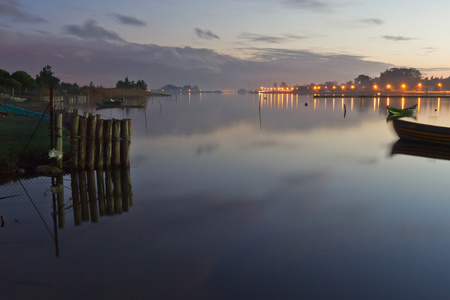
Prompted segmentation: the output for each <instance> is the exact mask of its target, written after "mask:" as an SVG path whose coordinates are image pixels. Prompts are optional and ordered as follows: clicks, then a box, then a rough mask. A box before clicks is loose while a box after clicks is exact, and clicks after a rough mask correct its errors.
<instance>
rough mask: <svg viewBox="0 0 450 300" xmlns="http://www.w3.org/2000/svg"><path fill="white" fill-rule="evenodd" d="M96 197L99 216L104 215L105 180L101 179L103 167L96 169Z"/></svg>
mask: <svg viewBox="0 0 450 300" xmlns="http://www.w3.org/2000/svg"><path fill="white" fill-rule="evenodd" d="M96 174H97V199H98V209H99V212H100V216H101V217H103V216H105V215H106V206H105V182H104V180H103V169H97V172H96Z"/></svg>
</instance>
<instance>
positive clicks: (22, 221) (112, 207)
mask: <svg viewBox="0 0 450 300" xmlns="http://www.w3.org/2000/svg"><path fill="white" fill-rule="evenodd" d="M8 104H10V103H8V102H7V101H5V100H3V101H2V100H0V128H1V129H2V130H0V245H1V246H0V248H1V247H8V246H10V245H35V244H41V243H46V244H48V243H49V242H51V243H53V242H55V244H57V240H58V239H57V236H58V233H57V231H58V230H59V229H64V228H65V227H66V226H70V227H72V226H73V225H76V226H78V225H82V224H83V223H86V222H87V223H96V222H99V221H100V219H101V218H102V217H108V216H113V215H117V214H121V213H122V212H127V211H129V209H130V206H132V196H131V195H132V193H131V182H130V170H129V168H128V169H120V170H119V169H112V170H95V171H94V170H89V171H87V170H86V171H85V170H72V172H71V174H67V173H66V174H60V175H58V176H54V177H49V176H40V177H36V176H35V175H28V173H29V170H32V169H33V168H35V167H36V166H40V165H47V164H49V151H50V150H51V147H52V145H53V144H52V143H51V138H52V135H54V134H53V133H52V131H51V124H50V123H51V122H50V120H49V119H48V117H47V115H48V114H49V112H50V104H49V102H47V101H37V102H36V103H34V102H28V103H25V102H23V103H21V102H17V103H16V102H14V103H13V104H14V105H13V106H14V107H15V109H23V110H24V114H23V115H21V114H20V113H18V112H17V111H15V112H10V111H8V110H7V108H8V107H7V106H5V105H8ZM2 109H4V110H2ZM57 109H58V107H56V108H55V111H56V110H57ZM64 127H65V126H64ZM66 128H67V127H66ZM69 135H70V133H69V132H68V131H67V130H63V139H65V140H69ZM6 173H8V174H14V175H13V176H8V177H6V176H3V175H4V174H6ZM31 173H32V172H30V174H31Z"/></svg>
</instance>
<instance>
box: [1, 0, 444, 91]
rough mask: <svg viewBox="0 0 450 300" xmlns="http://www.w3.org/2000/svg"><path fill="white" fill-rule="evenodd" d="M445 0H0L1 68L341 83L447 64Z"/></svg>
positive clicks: (213, 82)
mask: <svg viewBox="0 0 450 300" xmlns="http://www.w3.org/2000/svg"><path fill="white" fill-rule="evenodd" d="M449 11H450V2H449V1H443V0H442V1H429V2H424V1H415V0H408V1H406V0H400V1H386V0H379V1H358V0H323V1H322V0H227V1H216V0H210V1H206V0H189V1H186V0H127V1H116V0H112V1H99V0H89V1H87V0H78V1H61V0H58V1H57V0H41V1H36V0H0V62H1V64H0V69H5V70H7V71H9V72H10V73H12V72H14V71H18V70H23V71H26V72H27V73H29V74H30V75H31V76H33V77H34V76H35V75H36V74H38V73H39V71H40V70H42V68H43V67H44V66H46V65H50V66H51V67H52V70H53V71H54V72H55V76H57V77H59V78H60V79H61V80H62V81H64V82H70V83H74V82H76V83H78V84H79V85H86V84H89V82H91V81H92V82H93V83H94V85H102V86H104V87H112V86H115V84H116V82H117V81H118V80H123V79H124V78H125V76H128V78H129V79H130V80H134V81H137V80H138V79H142V80H144V81H145V82H146V83H147V85H148V86H149V87H150V88H160V87H162V86H163V85H165V84H175V85H197V86H198V87H199V88H201V89H238V88H245V89H248V88H257V87H259V86H262V85H264V86H272V85H273V84H274V83H278V84H279V83H281V82H286V83H287V84H288V85H296V84H299V85H301V84H308V83H324V82H326V81H337V82H338V83H342V82H346V81H349V80H353V79H354V78H356V77H357V76H358V75H360V74H364V75H369V76H371V77H375V76H379V74H380V72H383V71H385V70H386V69H388V68H391V67H407V68H416V69H418V70H419V71H420V72H421V73H422V75H423V76H428V77H430V76H439V77H440V76H444V77H448V76H450V42H449V41H448V38H447V36H446V35H445V32H446V30H447V29H448V27H449V25H450V20H449V18H448V13H449Z"/></svg>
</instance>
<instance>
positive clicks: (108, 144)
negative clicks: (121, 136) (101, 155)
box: [104, 120, 113, 169]
mask: <svg viewBox="0 0 450 300" xmlns="http://www.w3.org/2000/svg"><path fill="white" fill-rule="evenodd" d="M112 124H113V122H112V120H105V124H104V128H105V132H104V136H105V167H106V169H109V168H111V157H112V131H113V130H112V128H113V126H112Z"/></svg>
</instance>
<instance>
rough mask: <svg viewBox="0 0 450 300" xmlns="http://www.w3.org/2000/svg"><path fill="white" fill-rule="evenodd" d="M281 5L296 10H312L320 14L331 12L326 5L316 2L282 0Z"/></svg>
mask: <svg viewBox="0 0 450 300" xmlns="http://www.w3.org/2000/svg"><path fill="white" fill-rule="evenodd" d="M281 2H282V3H283V4H285V5H287V6H289V7H291V8H297V9H313V10H318V11H322V12H328V11H330V10H331V8H330V6H329V5H328V4H327V3H324V2H322V1H317V0H282V1H281Z"/></svg>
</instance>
